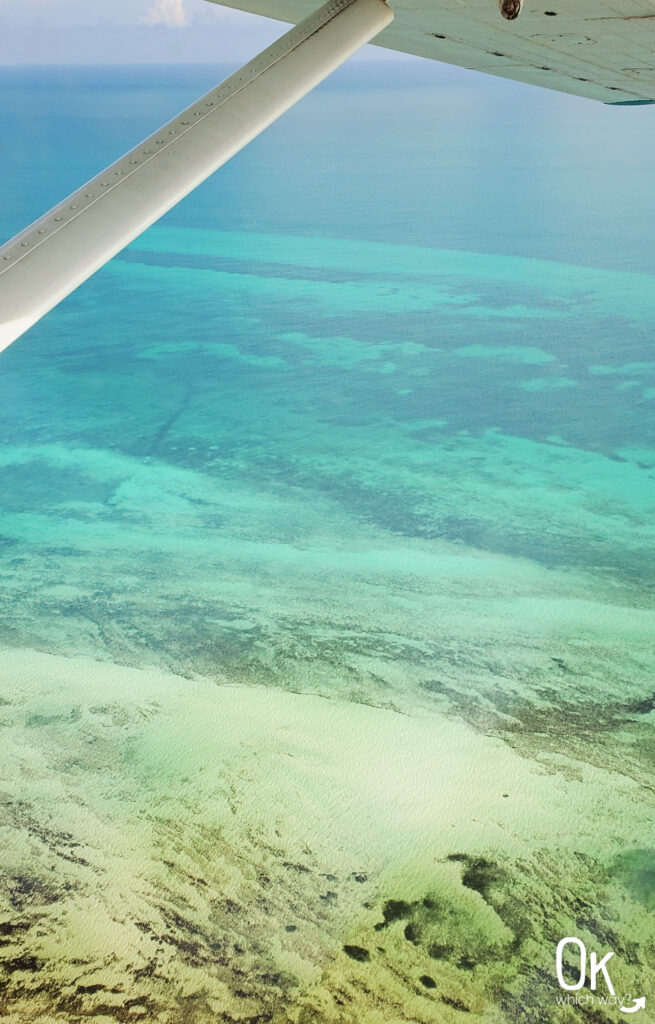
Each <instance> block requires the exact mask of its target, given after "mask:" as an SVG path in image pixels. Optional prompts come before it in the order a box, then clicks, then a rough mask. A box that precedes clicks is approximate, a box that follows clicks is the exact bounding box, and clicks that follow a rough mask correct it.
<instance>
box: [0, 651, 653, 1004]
mask: <svg viewBox="0 0 655 1024" xmlns="http://www.w3.org/2000/svg"><path fill="white" fill-rule="evenodd" d="M2 686H3V694H4V703H3V705H2V707H1V708H0V728H1V729H2V737H3V744H2V747H1V752H0V773H1V776H2V803H1V813H2V828H3V846H2V858H3V887H2V892H1V896H0V899H1V904H0V905H1V908H2V909H1V911H0V933H1V936H2V940H1V945H0V965H2V967H1V968H0V969H2V970H3V971H4V980H3V988H2V996H1V997H0V998H1V1000H2V1002H1V1003H0V1006H2V1011H3V1014H4V1015H5V1017H6V1019H7V1020H8V1021H10V1022H12V1024H14V1022H18V1021H22V1020H25V1019H43V1020H48V1019H49V1017H50V1016H53V1017H54V1016H55V1015H56V1013H58V1012H59V1013H61V1012H62V1007H63V1008H64V1012H65V1013H66V1014H68V1016H70V1017H75V1016H81V1017H84V1016H85V1015H86V1016H96V1017H97V1016H100V1017H103V1016H104V1017H106V1018H107V1019H108V1020H112V1019H113V1020H124V1019H128V1018H129V1019H132V1017H133V1016H134V1013H139V1012H141V1011H140V1010H136V1011H134V1012H132V1011H133V1010H134V1007H143V1008H144V1010H143V1013H144V1014H146V1015H149V1017H150V1018H152V1019H156V1020H159V1021H163V1022H166V1024H169V1022H170V1024H177V1022H178V1021H179V1020H180V1019H184V1020H188V1021H191V1022H194V1024H195V1022H197V1024H204V1022H205V1021H207V1022H208V1021H211V1020H214V1019H216V1017H217V1016H218V1017H219V1019H220V1015H221V1014H222V1015H224V1017H225V1019H227V1020H230V1019H234V1020H241V1019H244V1015H245V1016H246V1017H247V1015H248V1014H251V1015H252V1014H254V1013H257V1014H259V1016H260V1018H261V1019H263V1020H270V1021H279V1022H286V1021H289V1022H291V1021H296V1020H297V1019H309V1020H312V1019H317V1020H319V1019H320V1020H327V1021H335V1022H337V1021H347V1022H353V1024H355V1022H358V1021H364V1022H370V1024H374V1022H377V1021H380V1020H385V1019H393V1020H398V1021H421V1022H435V1024H436V1022H437V1021H448V1022H450V1021H451V1020H452V1021H453V1022H454V1021H456V1020H458V1017H457V1014H458V1013H468V1014H471V1015H473V1017H479V1018H480V1020H487V1016H486V1015H487V1014H488V1012H491V1008H492V1007H495V1009H494V1011H493V1012H494V1013H495V1014H496V1016H495V1017H493V1018H492V1019H494V1020H499V1021H507V1024H514V1022H515V1021H516V1020H517V1019H519V1020H520V1019H521V1017H520V1012H519V1007H520V1006H521V1005H522V1004H523V1002H524V1001H526V1000H528V1001H530V1000H531V1001H532V1003H531V1005H533V1006H534V1007H535V1008H538V1010H539V1013H540V1020H543V1021H545V1022H549V1021H553V1022H558V1024H559V1022H560V1021H561V1022H562V1024H563V1022H564V1021H566V1020H568V1019H569V1018H567V1017H566V1012H567V1011H566V1010H562V1009H561V1007H559V1006H558V1004H557V1002H556V1000H555V995H556V985H555V982H554V949H555V945H556V943H557V941H558V940H559V938H561V937H562V936H563V935H568V934H576V935H579V936H581V937H582V938H583V939H584V940H585V941H586V942H588V944H589V947H590V948H598V946H599V943H601V944H603V945H611V948H612V949H614V950H615V951H616V957H617V961H619V960H620V962H619V963H618V965H617V971H616V977H617V979H620V981H621V984H622V985H624V986H627V987H626V991H641V989H642V988H643V989H644V990H647V985H648V984H651V985H652V981H653V980H654V979H653V977H652V964H650V962H649V954H648V950H649V948H650V943H651V942H652V941H653V931H652V917H651V914H650V911H649V908H650V906H651V895H650V894H651V893H652V879H651V878H650V874H649V869H648V865H649V861H648V857H647V851H645V848H644V840H645V838H646V836H647V835H650V834H652V827H653V817H654V814H653V809H652V806H651V803H650V801H649V800H648V798H647V794H646V792H645V791H644V790H643V788H642V787H641V786H640V785H639V784H638V783H637V782H635V781H633V780H631V779H629V778H627V777H625V776H621V775H620V774H617V772H616V771H614V770H613V769H611V768H602V767H592V766H591V765H588V764H585V763H583V762H581V761H577V760H576V759H575V757H573V756H569V757H567V758H564V757H562V758H561V759H560V763H559V765H556V764H555V762H550V763H549V764H548V766H547V767H546V765H545V764H539V763H538V762H535V761H531V760H530V759H528V758H525V757H522V756H521V755H520V754H518V753H517V752H515V751H513V750H512V749H511V748H510V747H509V746H507V745H506V744H504V743H502V742H501V741H500V740H499V739H496V738H493V737H489V736H485V735H484V734H483V733H482V732H479V731H476V730H475V729H473V728H472V727H470V726H468V725H466V724H464V723H463V722H461V721H458V720H456V719H455V718H453V717H452V716H450V715H447V714H446V715H444V714H439V713H436V712H434V711H432V712H427V711H426V710H423V709H420V708H416V709H415V711H414V712H413V713H405V714H399V713H398V712H395V711H392V710H385V709H383V708H375V707H371V706H369V705H364V704H358V703H354V702H352V701H343V700H326V699H325V698H321V697H318V696H312V695H306V694H298V693H295V694H294V693H285V692H283V691H281V690H275V689H270V688H262V687H252V686H250V687H247V686H243V685H228V684H227V680H218V681H217V680H214V681H211V680H205V679H201V678H197V679H195V680H193V681H192V680H189V679H182V678H180V677H176V676H173V675H170V674H165V673H162V672H159V671H154V670H150V671H145V670H135V669H129V668H121V667H118V666H113V665H110V664H106V663H105V664H103V663H97V662H92V661H90V660H85V659H79V658H78V659H67V658H57V657H53V656H48V655H42V654H37V653H35V652H30V651H11V650H6V651H4V652H3V657H2ZM36 722H38V728H37V727H36V726H35V723H36ZM599 804H601V805H602V806H603V808H604V815H605V817H606V820H607V821H611V822H612V823H613V827H612V828H611V829H607V830H603V829H599V821H598V814H597V808H598V805H599ZM463 811H464V813H463ZM553 837H557V839H556V842H555V843H553ZM18 865H20V868H19V871H20V873H17V867H18ZM53 867H54V868H55V869H56V873H57V883H56V885H54V884H53ZM290 919H291V920H290ZM594 943H595V946H594ZM426 979H429V980H427V981H426ZM640 986H641V988H640ZM535 1012H536V1009H535ZM28 1014H31V1015H32V1016H31V1017H29V1016H26V1015H28ZM34 1014H37V1015H38V1017H37V1018H34ZM499 1014H500V1015H499ZM298 1015H300V1018H299V1016H298ZM302 1015H304V1017H303V1016H302ZM607 1019H608V1020H610V1019H614V1018H613V1017H611V1016H610V1017H608V1018H607Z"/></svg>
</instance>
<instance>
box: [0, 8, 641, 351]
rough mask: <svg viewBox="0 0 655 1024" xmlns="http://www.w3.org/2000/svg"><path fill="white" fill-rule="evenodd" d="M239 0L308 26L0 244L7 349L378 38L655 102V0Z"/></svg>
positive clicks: (1, 344) (574, 87) (2, 332)
mask: <svg viewBox="0 0 655 1024" xmlns="http://www.w3.org/2000/svg"><path fill="white" fill-rule="evenodd" d="M227 3H228V5H232V6H234V7H238V8H241V9H244V10H249V11H254V12H256V13H259V14H263V15H267V16H269V17H276V18H280V19H282V20H285V21H290V22H293V23H296V27H295V28H292V29H291V30H290V31H289V32H287V33H286V34H285V35H284V36H282V38H281V39H279V40H278V41H277V42H276V43H274V44H273V45H272V46H270V47H268V48H267V49H266V50H264V51H263V53H261V54H260V55H259V56H258V57H256V58H255V59H254V60H253V61H250V63H249V64H247V65H246V66H245V67H244V68H242V69H241V70H240V71H237V72H236V74H234V75H232V76H231V77H230V78H229V79H227V81H226V82H224V83H223V84H222V85H220V86H219V87H218V88H216V89H214V90H212V91H211V92H210V93H208V94H207V95H206V96H204V97H202V98H201V99H199V100H198V101H197V102H196V103H194V104H192V106H191V107H189V108H188V110H186V111H184V112H183V113H182V114H180V115H178V117H176V118H174V119H173V120H172V121H170V122H169V123H168V124H167V125H164V127H163V128H160V129H159V131H158V132H155V134H154V135H152V136H150V138H148V139H146V140H145V142H142V143H141V144H140V145H139V146H137V147H136V148H135V149H133V150H132V151H131V152H130V153H128V154H127V155H126V156H124V157H122V158H121V159H120V160H118V161H117V162H116V163H115V164H112V166H111V167H109V168H107V170H105V171H103V172H102V174H99V175H98V176H97V177H96V178H94V179H93V180H92V181H90V182H89V183H88V184H87V185H85V186H84V187H83V188H81V189H79V190H78V191H77V192H75V193H74V194H73V195H72V196H69V197H68V199H66V200H64V202H63V203H60V204H59V205H58V206H56V207H55V208H54V209H52V210H50V212H49V213H47V214H45V215H44V216H43V217H41V218H40V220H38V221H36V222H35V223H34V224H32V225H31V226H30V227H28V228H26V229H25V230H24V231H22V232H21V233H20V234H19V235H17V236H16V237H15V238H13V239H11V240H10V241H9V242H7V243H6V244H5V245H4V246H2V247H1V248H0V350H2V349H3V348H6V347H7V345H9V344H11V342H12V341H14V340H15V339H16V338H18V337H19V336H20V335H21V334H23V333H24V332H25V331H26V330H28V328H29V327H31V326H32V324H34V323H36V321H37V320H39V319H40V317H42V316H43V315H44V314H45V313H47V312H48V310H50V309H52V307H53V306H55V305H56V304H57V303H58V302H60V301H61V300H62V299H63V298H65V296H66V295H68V294H70V292H72V291H73V290H74V289H75V288H77V287H78V285H80V284H81V283H82V282H83V281H85V280H86V279H87V278H88V277H90V276H91V274H93V273H94V272H95V271H96V270H97V269H98V268H99V267H101V266H102V265H103V264H104V263H106V262H107V261H108V260H110V259H111V258H112V257H113V256H115V255H116V253H118V252H119V251H120V250H121V249H123V248H124V247H125V246H126V245H128V243H129V242H131V241H132V240H133V239H134V238H136V237H137V236H138V235H139V234H140V233H141V232H142V231H144V230H145V229H146V228H147V227H149V225H150V224H153V223H154V222H155V221H156V220H157V219H158V218H159V217H161V216H162V215H163V214H164V213H166V211H167V210H170V209H171V207H173V206H175V204H176V203H178V202H179V201H180V200H181V199H182V198H183V197H184V196H185V195H187V194H188V193H189V192H190V191H191V190H192V189H194V188H195V187H196V186H197V185H199V184H200V183H201V182H202V181H204V180H205V178H207V177H208V176H209V175H210V174H212V173H213V172H214V171H215V170H217V168H219V167H220V166H222V164H224V163H225V162H226V161H227V160H229V159H230V157H231V156H233V155H234V154H235V153H237V152H238V151H239V150H240V149H242V148H243V146H245V145H246V144H247V143H248V142H250V140H251V139H253V138H254V137H255V136H256V135H258V134H259V133H260V132H262V131H263V130H264V129H265V128H266V127H267V126H268V125H270V124H271V123H272V122H273V121H274V120H275V119H276V118H277V117H279V116H280V115H281V114H282V113H284V111H285V110H288V109H289V107H291V106H293V104H294V103H296V102H297V101H298V100H299V99H300V98H301V97H302V96H304V95H305V94H306V93H307V92H309V91H310V89H312V88H313V87H314V86H315V85H317V84H318V83H319V82H320V81H322V79H323V78H325V77H326V76H327V75H329V74H330V73H331V72H332V71H333V70H334V69H335V68H337V67H338V66H339V65H340V64H342V63H343V62H344V61H345V60H347V58H348V57H349V56H350V55H351V54H353V53H354V52H355V51H356V50H358V49H359V48H360V47H361V46H363V45H364V44H365V43H366V42H369V41H371V40H373V39H374V38H375V37H377V38H375V41H376V42H378V43H379V44H380V45H382V46H388V47H392V48H393V49H397V50H402V51H404V52H407V53H413V54H418V55H420V56H423V57H430V58H433V59H435V60H442V61H446V62H450V63H452V64H459V65H463V66H465V67H469V68H474V69H476V70H478V71H486V72H489V73H491V74H495V75H501V76H504V77H506V78H514V79H517V80H519V81H522V82H531V83H533V84H537V85H544V86H548V87H550V88H552V89H559V90H561V91H563V92H570V93H576V94H578V95H580V96H587V97H590V98H593V99H600V100H603V101H605V102H608V103H617V104H626V103H627V104H632V103H651V102H655V70H654V66H655V59H654V57H653V54H654V53H655V48H654V46H653V43H655V34H654V33H655V0H499V3H497V0H393V12H392V10H391V9H390V8H389V6H387V4H386V2H385V0H328V2H327V3H325V4H324V5H323V7H321V8H319V10H317V11H313V10H312V0H227ZM538 4H539V6H537V5H538ZM499 7H500V9H499ZM394 14H395V16H396V18H395V21H394ZM395 71H396V69H394V68H393V67H390V69H389V75H390V77H392V76H393V74H394V72H395Z"/></svg>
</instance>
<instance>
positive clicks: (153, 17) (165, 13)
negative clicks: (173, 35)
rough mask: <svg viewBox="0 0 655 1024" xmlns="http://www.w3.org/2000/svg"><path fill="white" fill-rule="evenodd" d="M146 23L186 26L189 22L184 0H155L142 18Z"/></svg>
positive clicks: (176, 26) (177, 26)
mask: <svg viewBox="0 0 655 1024" xmlns="http://www.w3.org/2000/svg"><path fill="white" fill-rule="evenodd" d="M141 21H142V22H143V24H144V25H172V26H173V27H174V28H184V26H185V25H187V24H188V18H187V13H186V11H185V9H184V0H155V2H154V4H153V5H152V7H150V9H149V10H148V11H147V13H146V14H145V15H144V17H143V18H142V19H141Z"/></svg>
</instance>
